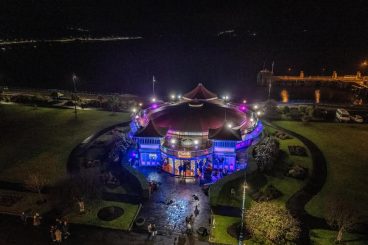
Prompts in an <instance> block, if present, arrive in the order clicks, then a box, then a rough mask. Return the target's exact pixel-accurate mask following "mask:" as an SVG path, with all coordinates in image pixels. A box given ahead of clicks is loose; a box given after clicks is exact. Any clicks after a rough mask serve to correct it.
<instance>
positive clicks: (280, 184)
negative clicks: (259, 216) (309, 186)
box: [265, 126, 313, 203]
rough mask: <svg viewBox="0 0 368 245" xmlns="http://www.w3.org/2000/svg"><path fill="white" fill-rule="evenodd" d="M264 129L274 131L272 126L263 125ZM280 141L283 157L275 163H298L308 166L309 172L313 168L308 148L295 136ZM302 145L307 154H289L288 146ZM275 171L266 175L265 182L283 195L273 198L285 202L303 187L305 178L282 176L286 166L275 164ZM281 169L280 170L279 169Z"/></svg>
mask: <svg viewBox="0 0 368 245" xmlns="http://www.w3.org/2000/svg"><path fill="white" fill-rule="evenodd" d="M265 130H266V131H267V132H269V133H270V134H272V133H274V132H275V131H276V130H275V129H274V128H272V127H269V126H265ZM278 141H279V143H280V150H281V151H283V152H284V153H285V155H284V158H283V159H282V162H279V163H277V164H284V165H288V164H292V165H300V166H302V167H305V168H308V171H309V173H311V171H312V170H313V169H312V168H313V164H312V159H311V157H310V152H309V150H308V148H307V147H306V146H305V145H304V144H303V143H302V142H301V141H300V140H299V139H297V138H291V139H284V140H282V139H279V140H278ZM294 145H297V146H303V147H304V148H305V149H306V150H307V154H308V156H305V157H304V156H295V155H290V153H289V149H288V146H294ZM276 169H278V170H276V171H278V173H277V174H276V175H275V176H267V183H268V184H272V185H273V186H275V187H276V188H277V189H278V190H280V191H281V192H282V193H283V195H282V196H281V197H280V198H279V199H277V200H275V201H276V202H281V203H285V202H286V201H287V200H288V199H289V198H290V197H291V196H292V195H293V194H294V193H295V192H297V191H298V190H299V189H300V188H302V187H303V185H304V184H305V183H306V181H307V179H305V180H297V179H294V178H290V177H286V176H284V170H283V169H287V166H276ZM280 169H282V170H280Z"/></svg>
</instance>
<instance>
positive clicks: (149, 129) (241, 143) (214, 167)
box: [131, 84, 263, 177]
mask: <svg viewBox="0 0 368 245" xmlns="http://www.w3.org/2000/svg"><path fill="white" fill-rule="evenodd" d="M131 128H132V132H131V133H132V135H133V137H134V139H135V140H136V142H137V145H138V154H139V165H140V166H161V167H162V169H163V170H164V171H166V172H168V173H170V174H172V175H183V176H187V177H191V176H203V174H205V173H206V171H223V172H232V171H235V170H238V169H240V168H244V167H245V164H246V163H242V164H240V163H238V162H237V160H236V159H237V158H236V155H237V151H238V150H240V149H244V148H246V147H249V146H250V145H251V144H253V143H255V142H256V140H257V138H258V137H259V135H260V134H261V133H262V129H263V126H262V124H261V121H259V120H258V119H257V117H256V116H255V114H254V113H253V112H251V111H249V110H248V109H247V107H246V105H244V104H241V105H235V104H230V103H226V101H224V100H221V99H219V98H218V97H217V95H216V94H214V93H212V92H210V91H209V90H207V89H206V88H205V87H204V86H203V85H202V84H198V86H197V87H196V88H194V89H193V90H192V91H190V92H189V93H187V94H185V95H183V96H182V97H181V98H180V101H176V102H171V103H169V102H168V103H161V104H158V103H153V104H151V105H150V107H148V108H146V109H144V110H141V111H139V112H137V113H136V114H135V115H134V116H133V120H132V123H131Z"/></svg>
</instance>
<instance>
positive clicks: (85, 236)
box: [0, 215, 208, 245]
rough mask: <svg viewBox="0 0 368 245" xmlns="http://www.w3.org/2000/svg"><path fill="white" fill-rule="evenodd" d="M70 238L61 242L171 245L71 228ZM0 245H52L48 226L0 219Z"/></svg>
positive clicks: (164, 239) (161, 239) (167, 240)
mask: <svg viewBox="0 0 368 245" xmlns="http://www.w3.org/2000/svg"><path fill="white" fill-rule="evenodd" d="M69 230H70V232H71V236H70V237H69V238H68V239H67V240H65V241H63V242H62V244H65V245H75V244H78V245H84V244H88V245H100V244H103V245H145V244H147V245H151V244H158V245H173V244H174V239H175V238H174V237H173V236H163V235H160V234H159V235H158V236H157V237H156V238H155V240H153V241H147V239H146V238H147V235H146V234H140V233H136V232H124V231H119V230H111V229H103V228H98V227H93V226H84V225H72V224H71V225H70V229H69ZM0 231H1V232H0V244H1V245H12V244H14V245H15V244H16V245H19V244H27V245H43V244H54V243H52V242H51V238H50V233H49V226H48V225H45V224H42V225H41V226H39V227H33V226H32V225H30V224H28V225H23V224H21V222H20V219H19V217H17V216H9V215H0ZM180 244H181V245H184V244H186V245H187V244H195V245H203V244H208V243H204V242H199V241H194V240H189V239H186V240H183V243H180Z"/></svg>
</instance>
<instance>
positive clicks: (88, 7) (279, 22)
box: [0, 0, 368, 82]
mask: <svg viewBox="0 0 368 245" xmlns="http://www.w3.org/2000/svg"><path fill="white" fill-rule="evenodd" d="M0 23H1V24H0V35H1V38H2V39H5V38H14V37H22V38H30V37H36V38H50V37H51V38H57V37H65V36H70V35H90V36H104V35H121V36H128V35H139V36H142V37H143V38H144V40H145V41H151V40H152V42H151V43H155V44H157V43H165V45H162V46H154V49H155V50H158V51H157V52H160V53H159V54H157V55H156V54H153V53H152V52H153V51H151V50H149V52H151V53H152V54H151V58H152V57H153V58H152V59H154V58H155V57H156V58H157V59H159V58H160V59H161V58H162V59H167V60H166V63H165V64H164V65H165V67H167V69H166V68H162V65H161V66H160V64H159V63H158V62H156V63H157V64H155V63H152V64H153V65H151V63H149V64H148V65H147V67H148V68H147V69H148V71H147V72H146V73H147V74H148V75H147V77H149V76H151V74H152V73H154V72H155V71H157V70H159V69H164V70H165V69H166V70H165V71H163V72H162V73H165V74H162V77H163V78H165V77H166V78H172V76H174V75H171V73H173V72H175V79H177V80H178V82H180V74H176V73H177V71H178V70H180V69H179V68H178V67H174V68H175V69H172V71H170V67H171V66H174V65H175V61H176V57H174V56H170V54H168V55H166V56H165V55H163V53H165V52H170V53H171V54H173V53H174V54H175V53H176V54H181V53H183V54H184V55H188V57H189V59H190V57H193V64H194V65H193V67H194V68H193V67H189V65H188V68H187V69H186V70H183V72H184V73H188V71H190V70H192V71H194V72H197V71H196V70H195V67H196V66H203V64H206V63H209V62H211V61H209V60H206V56H208V57H210V55H207V54H209V53H208V52H213V51H214V50H221V52H222V53H221V54H219V55H218V59H219V60H220V61H221V59H223V67H224V68H223V69H224V71H226V72H227V73H229V72H228V70H227V66H232V67H233V68H232V69H238V70H242V69H244V72H245V75H243V74H241V72H240V73H239V74H240V75H237V76H238V77H240V78H239V79H238V78H235V80H236V79H238V80H242V79H250V78H255V77H256V72H257V71H258V70H259V69H261V68H262V66H263V64H264V63H265V64H266V66H267V67H270V64H271V63H272V61H273V60H274V61H275V72H276V73H279V74H285V73H287V70H288V68H289V67H291V68H292V73H294V74H297V73H298V72H299V70H301V69H303V70H304V71H305V72H306V74H321V73H322V69H323V68H325V69H326V71H325V73H328V74H330V73H332V70H338V71H339V73H355V71H356V70H357V69H359V64H360V63H361V62H362V60H364V59H367V58H368V1H365V0H361V1H358V0H357V1H354V0H350V1H321V0H319V1H318V0H315V1H301V0H299V1H296V0H295V1H292V0H289V1H277V0H267V1H258V0H254V1H245V0H244V1H199V0H197V1H153V0H152V1H145V2H143V1H114V2H113V1H92V0H90V1H80V0H72V1H65V0H50V1H36V0H34V1H31V0H29V1H23V0H1V1H0ZM76 27H79V28H82V29H86V30H88V32H75V31H71V30H70V29H71V28H76ZM226 30H234V32H232V33H227V34H225V35H222V36H217V34H218V33H219V32H222V31H226ZM213 40H216V42H214V41H213ZM148 49H149V48H147V50H148ZM149 52H148V51H147V52H146V53H144V55H143V56H147V55H148V56H149V55H150V54H149ZM206 52H207V53H206ZM188 53H189V54H188ZM191 53H193V55H192V56H191ZM158 57H159V58H158ZM188 57H186V58H188ZM220 61H216V62H220ZM140 62H141V61H140ZM188 63H189V62H188ZM181 64H183V62H182V63H181ZM186 65H187V64H186ZM208 67H209V68H208V70H209V71H208V73H211V70H210V68H211V66H208ZM213 67H215V66H213ZM216 67H218V66H216ZM204 69H206V67H204ZM216 69H218V68H216ZM229 71H230V70H229ZM219 72H221V71H219ZM158 73H160V71H158ZM197 73H200V72H197ZM132 76H133V77H134V75H132ZM178 77H179V78H178ZM190 78H191V77H189V79H190ZM202 78H203V79H205V80H211V76H210V75H208V74H207V75H206V74H204V75H200V76H198V77H195V78H193V80H198V79H202ZM185 79H188V76H185V75H184V78H183V80H185ZM131 80H134V79H133V78H132V79H131Z"/></svg>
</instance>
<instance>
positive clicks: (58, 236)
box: [55, 229, 62, 243]
mask: <svg viewBox="0 0 368 245" xmlns="http://www.w3.org/2000/svg"><path fill="white" fill-rule="evenodd" d="M55 240H56V242H57V243H61V241H62V233H61V230H59V229H55Z"/></svg>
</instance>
